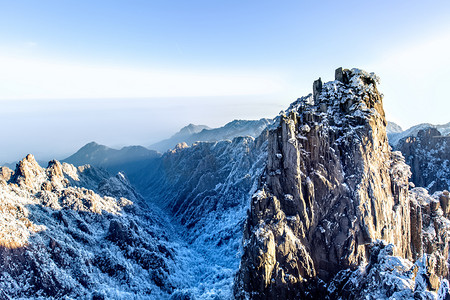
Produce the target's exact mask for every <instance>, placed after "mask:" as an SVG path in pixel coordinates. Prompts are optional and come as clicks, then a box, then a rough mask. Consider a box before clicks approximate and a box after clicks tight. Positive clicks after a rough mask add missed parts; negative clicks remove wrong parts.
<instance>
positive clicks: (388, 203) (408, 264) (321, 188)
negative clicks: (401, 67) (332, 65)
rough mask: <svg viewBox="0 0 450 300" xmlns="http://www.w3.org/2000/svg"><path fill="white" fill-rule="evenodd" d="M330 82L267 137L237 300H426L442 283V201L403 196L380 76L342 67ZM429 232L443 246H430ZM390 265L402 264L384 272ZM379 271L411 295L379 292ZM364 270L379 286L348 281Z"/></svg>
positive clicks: (403, 178) (405, 189)
mask: <svg viewBox="0 0 450 300" xmlns="http://www.w3.org/2000/svg"><path fill="white" fill-rule="evenodd" d="M335 78H336V80H335V81H331V82H328V83H325V84H322V82H321V80H320V79H319V80H318V81H316V82H315V83H314V85H313V91H314V94H313V95H308V96H307V97H303V98H300V99H298V100H297V101H296V102H294V103H293V104H292V105H291V106H290V107H289V109H288V110H287V111H286V112H282V113H281V114H280V116H279V117H278V118H277V120H276V121H275V125H274V127H273V128H272V129H271V130H270V132H269V137H268V160H267V165H266V168H265V171H264V173H263V175H262V176H261V178H260V182H259V188H258V191H257V192H256V193H255V194H254V195H253V197H252V199H251V203H250V211H249V213H248V218H247V222H246V225H245V229H244V249H243V251H244V253H243V256H242V260H241V266H240V270H239V272H238V274H237V275H236V280H235V297H236V298H237V299H247V298H250V299H317V298H318V297H319V298H327V297H328V298H339V297H344V298H353V299H360V298H363V297H366V296H367V297H369V298H370V297H371V295H372V296H373V297H374V299H375V298H377V297H378V296H379V295H384V296H386V295H387V296H390V295H389V294H391V295H392V294H394V293H397V292H398V293H400V292H401V294H396V295H397V296H398V297H400V296H401V297H404V299H409V298H408V297H413V296H414V297H416V295H417V297H419V296H420V297H424V299H425V298H426V297H429V295H431V294H432V293H433V292H437V289H438V288H439V286H440V284H441V282H444V283H446V281H445V279H444V278H446V276H447V275H448V269H447V258H448V232H447V230H448V223H449V222H448V220H447V219H446V218H445V216H444V214H443V211H442V209H440V208H439V206H440V202H439V200H437V199H435V198H432V197H430V196H429V195H428V194H427V193H426V191H425V192H423V191H422V190H420V192H421V193H419V191H409V183H408V178H409V176H410V170H409V167H408V166H407V165H406V164H405V160H404V158H403V156H402V155H401V153H400V152H392V151H391V150H390V146H389V144H388V140H387V136H386V129H385V127H386V124H387V122H386V120H385V114H384V110H383V105H382V96H381V94H380V93H379V92H378V90H377V83H378V77H377V76H376V75H374V74H373V73H370V74H369V73H366V72H364V71H362V70H358V69H352V70H343V69H342V68H339V69H337V70H336V74H335ZM418 195H420V196H418ZM446 195H448V193H447V194H446ZM417 198H420V200H417ZM442 199H443V197H442ZM442 202H446V200H445V199H444V200H443V201H442ZM425 220H426V221H425ZM430 224H431V228H433V229H432V230H433V231H432V232H433V233H431V235H432V236H433V238H432V239H435V240H439V243H438V245H440V246H437V247H436V246H430V245H431V244H433V242H430V241H429V236H428V237H426V236H427V235H426V233H427V232H429V231H431V229H430V227H429V226H430ZM395 257H398V259H399V260H401V263H400V262H399V263H398V264H397V265H394V266H392V264H389V263H386V260H388V259H391V260H393V259H394V258H395ZM417 261H420V262H422V264H420V266H418V265H415V266H416V267H417V268H416V269H414V268H413V262H417ZM430 261H431V262H430ZM386 264H387V265H388V267H386ZM377 266H378V267H377ZM383 266H384V267H386V268H388V270H389V268H391V267H392V269H391V270H393V269H397V271H398V272H397V273H396V272H394V273H393V274H395V275H396V276H398V278H397V279H398V280H400V277H402V276H403V277H402V278H406V279H404V280H405V282H409V284H410V286H403V287H399V286H398V284H397V285H395V284H393V286H391V287H386V288H385V289H384V290H383V285H382V284H383V282H380V281H382V280H380V278H381V277H382V276H381V275H383V274H386V270H383ZM400 266H401V267H400ZM427 267H428V268H427ZM420 268H422V269H420ZM419 269H420V270H422V271H421V273H420V274H422V275H423V276H422V275H421V276H422V277H423V278H422V277H421V276H418V275H417V276H416V274H418V273H417V272H418V271H417V270H419ZM423 269H425V271H423ZM370 270H372V272H373V273H376V275H375V274H374V275H373V276H374V277H373V278H378V280H376V279H373V278H372V280H367V282H366V284H364V282H363V280H359V283H360V284H358V282H356V281H354V280H353V279H354V277H355V276H356V277H357V276H358V275H357V274H361V275H359V276H361V278H364V276H363V274H364V273H368V272H369V271H370ZM414 270H416V271H414ZM358 272H359V273H358ZM383 272H384V273H383ZM407 272H410V274H413V275H411V276H410V277H408V276H407V274H406V273H407ZM399 274H402V275H401V276H400V275H399ZM408 274H409V273H408ZM352 276H354V277H352ZM393 277H395V276H394V275H393ZM419 279H420V280H423V281H424V282H426V284H424V285H422V286H421V285H420V284H419V283H418V282H419V281H420V280H419ZM352 280H353V281H352ZM408 280H409V281H408ZM355 282H356V285H355ZM369 282H370V284H373V285H374V286H370V284H369ZM432 282H433V283H432ZM351 284H353V287H352V288H351V289H350V290H348V288H349V286H351ZM378 284H381V287H380V286H379V285H378ZM376 293H380V294H379V295H378V296H374V295H376ZM430 293H431V294H430Z"/></svg>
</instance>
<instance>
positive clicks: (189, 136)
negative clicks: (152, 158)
mask: <svg viewBox="0 0 450 300" xmlns="http://www.w3.org/2000/svg"><path fill="white" fill-rule="evenodd" d="M269 123H270V120H268V119H260V120H234V121H232V122H230V123H227V124H226V125H225V126H223V127H219V128H213V129H211V128H209V127H207V126H204V125H193V124H189V125H188V126H186V127H183V128H182V129H181V130H180V131H179V132H178V133H176V134H174V135H173V136H172V137H171V138H169V139H166V140H163V141H161V142H158V143H156V144H153V145H151V146H150V147H149V148H150V149H155V150H158V151H160V152H162V153H164V152H166V151H167V150H169V149H172V148H174V147H175V146H176V145H177V144H179V143H183V142H184V143H187V144H188V145H191V144H192V143H194V142H217V141H222V140H231V139H233V138H235V137H238V136H252V137H257V136H259V135H260V134H261V132H262V131H263V130H264V129H265V128H266V127H267V125H268V124H269ZM200 129H201V130H200Z"/></svg>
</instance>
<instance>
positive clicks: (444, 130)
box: [386, 122, 450, 147]
mask: <svg viewBox="0 0 450 300" xmlns="http://www.w3.org/2000/svg"><path fill="white" fill-rule="evenodd" d="M430 127H431V128H436V129H437V130H438V131H439V132H440V133H441V135H443V136H446V135H449V134H450V122H449V123H446V124H442V125H433V124H430V123H421V124H418V125H414V126H412V127H410V128H409V129H407V130H403V129H402V128H401V127H400V126H399V125H397V124H395V123H394V122H388V124H387V126H386V132H387V135H388V139H389V144H391V145H392V146H394V147H395V146H396V145H397V143H398V142H399V141H400V140H401V139H402V138H405V137H408V136H417V133H419V131H421V130H422V129H427V128H430Z"/></svg>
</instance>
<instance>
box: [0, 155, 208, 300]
mask: <svg viewBox="0 0 450 300" xmlns="http://www.w3.org/2000/svg"><path fill="white" fill-rule="evenodd" d="M83 186H88V187H90V188H93V190H91V189H87V188H85V187H83ZM0 213H1V218H0V291H1V293H0V298H1V299H12V298H14V299H16V298H33V299H35V298H36V297H40V298H42V299H47V298H49V299H53V297H55V298H66V297H69V298H77V299H126V298H138V299H168V298H170V297H171V295H172V296H173V295H175V298H174V299H178V298H176V297H177V295H178V296H180V295H182V292H180V290H183V289H185V288H186V287H189V286H192V285H193V284H194V283H196V281H195V280H196V279H197V277H196V275H195V274H194V272H198V270H197V269H196V268H195V267H192V265H193V264H199V265H201V263H203V261H202V259H199V258H198V253H193V252H190V251H189V250H188V249H186V246H185V244H183V242H182V240H180V239H178V238H177V236H178V235H177V233H176V231H175V229H174V228H173V227H172V226H171V225H170V223H169V222H168V220H167V219H166V218H165V217H164V214H163V213H162V212H161V211H160V210H158V209H156V208H150V207H149V206H148V205H147V204H146V203H145V201H144V200H143V199H142V197H141V196H139V194H137V193H136V192H135V191H134V189H133V188H132V187H131V186H130V184H129V182H128V181H127V180H126V179H125V177H124V176H123V175H122V174H120V173H119V174H118V175H117V176H114V177H110V176H109V175H108V174H107V173H106V172H104V171H101V170H97V169H95V168H92V167H89V166H83V167H79V168H76V167H74V166H73V165H69V164H67V163H63V164H61V163H59V162H58V161H51V162H50V163H49V165H48V167H47V168H46V169H44V168H41V167H40V166H39V165H38V164H37V163H36V161H35V159H34V157H33V156H32V155H28V156H27V157H26V158H25V159H23V160H22V161H21V162H19V164H18V165H17V168H16V171H15V172H14V175H13V176H12V177H11V178H10V180H9V182H7V181H5V180H4V179H0ZM175 261H176V263H175ZM180 293H181V294H180Z"/></svg>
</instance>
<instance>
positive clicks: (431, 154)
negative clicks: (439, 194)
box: [395, 127, 450, 193]
mask: <svg viewBox="0 0 450 300" xmlns="http://www.w3.org/2000/svg"><path fill="white" fill-rule="evenodd" d="M395 148H396V149H397V150H399V151H401V152H402V154H403V155H404V156H405V159H406V163H407V164H408V165H410V166H411V173H412V176H411V181H412V182H413V183H414V184H415V185H416V186H420V187H424V188H426V189H427V190H428V191H429V192H430V193H433V192H435V191H442V190H449V189H450V137H449V136H443V135H442V134H441V133H440V132H439V130H437V129H436V128H434V127H428V128H425V129H421V130H420V131H418V133H417V135H416V136H408V137H405V138H402V139H401V140H399V142H398V143H397V145H396V147H395Z"/></svg>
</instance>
